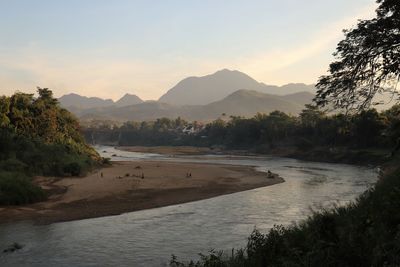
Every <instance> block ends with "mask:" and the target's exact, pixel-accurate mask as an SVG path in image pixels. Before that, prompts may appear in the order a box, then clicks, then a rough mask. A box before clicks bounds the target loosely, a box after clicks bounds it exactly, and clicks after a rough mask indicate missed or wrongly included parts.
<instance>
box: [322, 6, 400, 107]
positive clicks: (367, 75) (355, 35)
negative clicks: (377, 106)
mask: <svg viewBox="0 0 400 267" xmlns="http://www.w3.org/2000/svg"><path fill="white" fill-rule="evenodd" d="M377 2H378V3H379V4H380V5H379V7H378V9H377V10H376V17H375V18H373V19H370V20H362V21H359V23H358V25H357V27H355V28H354V29H351V30H347V31H345V39H344V40H342V41H341V42H340V43H339V44H338V46H337V48H336V52H335V53H334V56H335V57H336V61H335V62H333V63H331V64H330V68H329V72H330V74H329V75H325V76H322V77H321V78H320V79H319V81H318V83H317V88H318V91H317V96H316V98H315V101H316V103H317V104H318V105H320V106H327V105H333V106H334V107H336V108H346V109H348V110H356V111H360V110H363V109H366V108H368V107H369V106H370V105H371V103H372V101H373V97H374V96H375V95H376V94H377V93H383V92H391V93H393V94H397V91H396V88H397V83H398V82H399V79H400V2H399V1H398V0H378V1H377ZM395 96H396V95H395Z"/></svg>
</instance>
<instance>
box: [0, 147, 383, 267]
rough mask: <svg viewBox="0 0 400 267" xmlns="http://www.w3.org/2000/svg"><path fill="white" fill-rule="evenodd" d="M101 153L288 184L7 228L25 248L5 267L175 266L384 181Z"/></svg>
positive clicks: (305, 166)
mask: <svg viewBox="0 0 400 267" xmlns="http://www.w3.org/2000/svg"><path fill="white" fill-rule="evenodd" d="M97 149H98V151H99V152H100V153H101V154H102V155H103V156H107V157H111V158H112V159H113V160H129V161H130V160H140V159H156V160H168V161H185V162H188V161H190V162H212V163H221V164H235V165H246V166H248V165H250V166H255V167H256V168H257V169H259V170H261V171H267V170H271V171H272V172H275V173H278V174H279V175H280V176H282V177H283V178H284V179H285V181H286V182H284V183H282V184H277V185H273V186H269V187H263V188H258V189H254V190H249V191H244V192H239V193H234V194H230V195H224V196H219V197H215V198H211V199H207V200H201V201H196V202H191V203H186V204H179V205H174V206H168V207H162V208H156V209H149V210H143V211H137V212H131V213H126V214H122V215H118V216H109V217H102V218H95V219H86V220H79V221H72V222H62V223H54V224H50V225H33V224H31V223H29V222H23V223H13V224H3V225H0V249H4V248H5V247H7V246H9V245H10V244H12V243H14V242H18V243H20V244H23V245H24V247H23V249H21V250H19V251H16V252H14V253H3V254H0V266H40V267H43V266H168V262H169V259H170V258H171V254H175V255H177V256H178V258H179V259H183V260H187V259H193V258H198V253H200V252H201V253H207V252H208V251H209V250H211V249H218V250H219V249H224V250H230V249H231V248H233V247H235V248H240V247H243V246H245V245H246V242H247V237H248V236H249V234H250V233H251V232H252V230H253V229H254V228H255V227H256V228H257V229H259V230H260V231H262V232H266V231H268V229H270V228H271V227H272V226H273V225H274V224H284V225H289V224H291V223H293V222H298V221H299V220H302V219H305V218H306V217H307V216H308V215H310V214H311V212H312V210H318V209H320V208H321V207H329V206H331V205H334V204H335V205H343V204H345V203H348V202H350V201H353V200H354V199H355V198H356V197H357V196H358V195H359V194H361V193H362V192H363V191H365V190H366V189H367V188H368V187H369V186H371V185H372V184H373V183H375V182H376V179H377V172H376V170H375V169H373V168H368V167H360V166H353V165H345V164H330V163H317V162H305V161H299V160H295V159H289V158H279V157H239V156H224V155H205V156H192V157H189V156H181V157H168V156H162V155H157V154H148V153H133V152H124V151H120V150H116V149H114V148H112V147H98V148H97ZM113 155H114V156H113Z"/></svg>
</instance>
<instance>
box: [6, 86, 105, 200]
mask: <svg viewBox="0 0 400 267" xmlns="http://www.w3.org/2000/svg"><path fill="white" fill-rule="evenodd" d="M0 124H1V128H0V174H1V175H0V179H1V182H0V192H1V196H0V204H22V203H28V202H33V201H36V200H41V199H43V197H44V193H43V191H42V190H41V189H40V187H38V186H36V185H34V184H32V182H31V180H32V179H31V177H32V176H33V175H47V176H53V175H54V176H71V175H72V176H77V175H82V174H84V173H85V172H86V171H88V170H89V169H91V168H93V167H94V166H95V165H96V164H98V162H99V161H100V157H99V156H98V154H97V153H96V152H95V150H94V149H92V148H91V147H89V146H88V145H87V144H86V143H85V141H84V138H83V136H82V135H81V133H80V128H79V124H78V121H77V120H76V119H75V117H73V116H72V115H71V114H70V113H69V112H68V111H67V110H65V109H62V108H60V107H59V105H58V102H57V100H56V99H54V98H53V96H52V92H51V91H50V90H48V89H47V88H43V89H42V88H38V97H36V98H35V97H34V96H33V95H32V94H24V93H15V94H14V95H12V96H11V97H5V96H3V97H1V98H0Z"/></svg>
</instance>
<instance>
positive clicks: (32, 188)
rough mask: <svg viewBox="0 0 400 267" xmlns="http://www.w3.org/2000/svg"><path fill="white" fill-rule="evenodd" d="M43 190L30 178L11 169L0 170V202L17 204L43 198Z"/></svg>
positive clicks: (44, 196) (44, 195)
mask: <svg viewBox="0 0 400 267" xmlns="http://www.w3.org/2000/svg"><path fill="white" fill-rule="evenodd" d="M45 198H46V194H45V193H44V191H43V190H42V189H41V188H40V187H38V186H36V185H34V184H33V183H32V181H31V178H30V177H28V176H26V175H24V174H22V173H20V172H11V171H7V172H5V171H1V172H0V204H5V205H19V204H26V203H31V202H35V201H40V200H44V199H45Z"/></svg>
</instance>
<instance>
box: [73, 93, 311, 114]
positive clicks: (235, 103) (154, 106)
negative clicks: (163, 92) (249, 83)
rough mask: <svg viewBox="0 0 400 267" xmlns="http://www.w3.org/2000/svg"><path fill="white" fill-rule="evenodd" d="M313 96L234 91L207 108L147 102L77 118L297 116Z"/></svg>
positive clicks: (91, 112) (108, 108)
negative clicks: (223, 115) (282, 114)
mask: <svg viewBox="0 0 400 267" xmlns="http://www.w3.org/2000/svg"><path fill="white" fill-rule="evenodd" d="M312 98H313V94H311V93H309V92H301V93H296V94H290V95H286V96H278V95H270V94H264V93H260V92H257V91H254V90H238V91H236V92H234V93H232V94H230V95H228V96H227V97H225V98H224V99H222V100H220V101H215V102H212V103H210V104H207V105H185V106H177V105H172V104H168V103H162V102H156V101H147V102H143V103H140V104H136V105H132V106H126V107H116V106H111V107H103V108H94V109H89V110H84V111H81V112H80V113H78V114H77V115H78V116H79V117H80V118H81V119H82V120H92V119H100V120H115V121H144V120H155V119H157V118H161V117H167V118H177V117H181V118H184V119H186V120H190V121H192V120H198V121H211V120H214V119H217V118H219V117H220V116H221V115H222V114H223V113H225V114H226V116H228V117H229V116H244V117H252V116H254V115H255V114H256V113H257V112H261V113H269V112H272V111H274V110H280V111H283V112H286V113H289V114H293V115H294V114H298V113H299V112H301V110H302V109H303V108H304V105H305V104H308V103H310V102H311V99H312Z"/></svg>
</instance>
